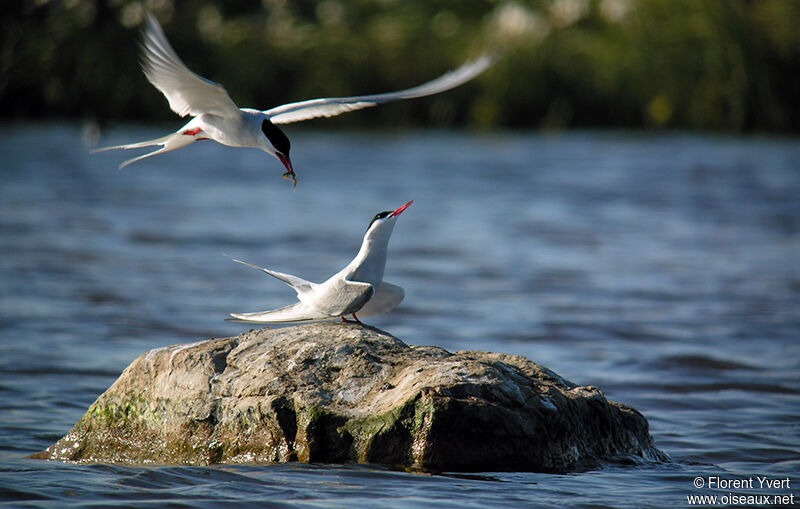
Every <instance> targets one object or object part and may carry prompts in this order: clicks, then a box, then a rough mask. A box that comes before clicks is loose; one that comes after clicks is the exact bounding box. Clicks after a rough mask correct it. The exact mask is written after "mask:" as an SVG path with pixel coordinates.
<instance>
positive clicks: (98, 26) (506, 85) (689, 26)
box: [0, 0, 800, 132]
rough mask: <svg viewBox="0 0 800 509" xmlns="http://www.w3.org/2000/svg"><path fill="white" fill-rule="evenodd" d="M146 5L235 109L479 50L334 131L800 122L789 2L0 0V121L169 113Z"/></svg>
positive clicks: (327, 90) (798, 57) (347, 118)
mask: <svg viewBox="0 0 800 509" xmlns="http://www.w3.org/2000/svg"><path fill="white" fill-rule="evenodd" d="M143 5H146V6H147V8H149V9H150V10H151V11H153V12H154V13H155V14H156V16H157V17H158V18H159V19H160V20H161V22H162V25H163V26H164V29H165V32H166V33H167V36H168V37H169V38H170V40H171V42H172V44H173V46H174V47H175V49H176V51H177V52H178V54H179V55H181V57H182V58H183V60H184V61H185V63H186V64H187V65H188V66H189V67H190V68H191V69H192V70H194V71H195V72H197V73H198V74H200V75H202V76H204V77H207V78H209V79H212V80H215V81H219V82H221V83H223V84H224V85H225V87H226V88H227V89H228V91H229V92H230V94H231V96H232V97H233V99H234V101H235V102H236V103H237V104H239V105H240V106H243V107H257V108H260V109H266V108H269V107H272V106H276V105H279V104H282V103H285V102H290V101H295V100H300V99H309V98H314V97H326V96H341V95H355V94H364V93H376V92H386V91H391V90H397V89H400V88H405V87H408V86H413V85H416V84H419V83H422V82H424V81H427V80H429V79H432V78H434V77H436V76H438V75H440V74H441V73H443V72H444V71H446V70H449V69H452V68H454V67H456V66H458V65H460V64H461V63H463V62H464V61H466V60H468V59H469V58H472V57H475V56H477V55H479V54H480V53H481V52H483V51H498V52H501V53H503V54H504V55H505V57H504V58H503V59H502V60H501V61H500V62H499V63H498V64H497V65H496V66H495V67H494V68H493V69H491V70H489V71H488V72H487V73H486V74H484V75H483V76H481V77H480V78H478V79H477V80H475V81H474V82H472V83H469V84H467V85H465V86H463V87H461V88H459V89H456V90H453V91H450V92H448V93H445V94H442V95H439V96H436V97H432V98H427V99H422V100H416V101H409V102H406V103H404V104H403V105H387V106H383V107H381V108H373V109H371V110H365V111H363V112H360V113H354V114H350V115H343V116H341V117H339V118H337V119H330V120H315V121H312V122H319V124H318V125H319V126H320V127H331V125H330V123H336V125H352V126H365V125H369V126H387V127H395V126H399V125H429V126H430V125H433V126H450V125H472V126H507V127H533V128H549V129H563V128H572V127H600V126H610V127H633V128H636V127H653V128H674V129H701V130H726V131H740V132H751V131H773V132H797V131H798V130H800V114H798V112H800V94H798V92H799V91H800V1H795V0H753V1H747V0H510V1H478V0H322V1H311V0H299V1H291V0H230V1H224V2H223V1H220V2H212V1H209V0H197V1H192V2H189V1H179V0H146V1H145V2H143V3H141V2H139V1H135V2H134V1H128V0H17V1H14V0H6V1H5V2H4V7H3V13H2V21H0V45H1V46H0V117H2V118H4V119H7V120H19V119H32V118H43V117H44V118H47V117H76V118H82V119H92V120H96V121H98V122H101V123H102V122H107V121H112V120H113V121H120V120H126V121H127V120H133V121H144V120H146V121H160V120H170V119H173V120H174V119H175V118H176V117H175V116H174V114H172V113H171V112H170V111H169V108H168V106H167V102H166V100H165V99H164V98H163V96H162V95H161V94H160V93H159V92H158V91H156V89H155V88H153V87H152V86H151V85H150V84H149V83H148V82H147V81H146V79H145V78H144V76H143V74H142V72H141V71H140V69H139V66H138V62H139V57H138V41H139V23H140V22H141V19H142V9H143Z"/></svg>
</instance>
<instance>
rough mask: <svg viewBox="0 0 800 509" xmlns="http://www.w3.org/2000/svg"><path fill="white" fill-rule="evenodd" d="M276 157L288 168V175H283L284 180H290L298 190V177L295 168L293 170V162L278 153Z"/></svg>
mask: <svg viewBox="0 0 800 509" xmlns="http://www.w3.org/2000/svg"><path fill="white" fill-rule="evenodd" d="M275 155H276V156H278V159H280V160H281V162H282V163H283V165H284V166H285V167H286V173H284V174H283V178H285V179H290V180H291V181H292V183H293V184H294V187H295V188H296V187H297V175H296V174H295V173H294V168H292V160H291V159H289V156H285V155H283V154H281V153H280V152H277V153H276V154H275Z"/></svg>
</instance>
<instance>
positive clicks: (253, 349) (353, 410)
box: [34, 323, 668, 472]
mask: <svg viewBox="0 0 800 509" xmlns="http://www.w3.org/2000/svg"><path fill="white" fill-rule="evenodd" d="M34 457H37V458H43V459H52V460H66V461H81V462H113V463H135V464H144V463H158V464H191V465H209V464H215V463H271V462H286V461H301V462H321V463H347V462H362V463H380V464H388V465H397V466H403V467H409V468H415V469H424V470H432V471H441V470H448V471H493V470H494V471H498V470H532V471H545V472H569V471H574V470H580V469H586V468H591V467H592V466H595V465H597V464H598V462H603V461H615V460H616V461H618V460H620V459H622V460H624V461H633V462H643V461H666V460H667V459H668V458H667V456H666V455H665V454H664V453H662V452H661V451H659V450H658V449H656V447H655V445H654V443H653V440H652V438H651V437H650V435H649V432H648V424H647V421H646V420H645V418H644V417H643V416H642V415H641V414H640V413H639V412H637V411H636V410H634V409H632V408H630V407H627V406H625V405H622V404H619V403H615V402H612V401H608V400H606V398H605V396H604V395H603V393H602V392H601V391H600V390H598V389H597V388H595V387H582V386H577V385H576V384H574V383H572V382H569V381H567V380H565V379H563V378H562V377H560V376H558V375H557V374H555V373H554V372H552V371H550V370H549V369H547V368H545V367H544V366H541V365H539V364H536V363H534V362H531V361H529V360H528V359H526V358H524V357H520V356H514V355H505V354H499V353H488V352H478V351H460V352H456V353H450V352H448V351H446V350H444V349H441V348H437V347H431V346H408V345H406V344H405V343H403V342H402V341H400V340H399V339H397V338H395V337H394V336H391V335H390V334H388V333H386V332H383V331H380V330H378V329H375V328H372V327H368V326H362V325H357V324H341V323H323V324H315V325H306V326H301V327H291V328H284V329H261V330H255V331H250V332H249V333H245V334H242V335H240V336H237V337H232V338H225V339H210V340H207V341H201V342H198V343H193V344H186V345H175V346H170V347H164V348H159V349H156V350H151V351H149V352H147V353H145V354H143V355H141V356H140V357H139V358H138V359H136V360H135V361H134V362H133V363H132V364H131V365H130V366H129V367H128V368H127V369H125V371H124V372H123V373H122V375H121V376H120V377H119V379H118V380H117V381H116V382H115V383H114V384H113V385H112V386H111V387H110V388H109V389H108V390H107V391H106V392H105V393H104V394H102V395H101V396H100V397H99V398H98V399H97V401H95V402H94V404H92V406H91V407H90V408H89V410H88V412H87V413H86V415H84V416H83V418H82V419H81V420H80V421H79V422H78V423H77V424H76V425H75V427H74V428H73V429H72V430H71V431H70V432H69V433H68V434H67V435H66V436H65V437H64V438H62V439H61V440H59V441H58V442H56V443H55V444H53V445H52V446H51V447H50V448H48V449H47V450H45V451H43V452H41V453H38V454H37V455H35V456H34Z"/></svg>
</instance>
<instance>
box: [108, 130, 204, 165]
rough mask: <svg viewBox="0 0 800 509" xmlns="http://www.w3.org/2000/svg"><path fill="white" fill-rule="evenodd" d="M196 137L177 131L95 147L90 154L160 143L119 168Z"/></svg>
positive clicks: (164, 151) (183, 144) (151, 145)
mask: <svg viewBox="0 0 800 509" xmlns="http://www.w3.org/2000/svg"><path fill="white" fill-rule="evenodd" d="M196 139H197V138H196V137H195V136H192V135H186V134H182V133H180V132H177V133H172V134H168V135H166V136H162V137H161V138H156V139H154V140H148V141H140V142H138V143H128V144H127V145H115V146H113V147H102V148H96V149H94V150H92V154H96V153H98V152H105V151H107V150H118V149H125V150H128V149H132V148H144V147H153V146H155V145H161V148H160V149H158V150H154V151H153V152H148V153H147V154H144V155H141V156H138V157H134V158H132V159H128V160H127V161H124V162H123V163H122V164H120V165H119V169H120V170H121V169H122V168H124V167H126V166H128V165H129V164H132V163H135V162H136V161H141V160H142V159H146V158H148V157H151V156H154V155H158V154H164V153H167V152H172V151H173V150H177V149H179V148H182V147H185V146H186V145H190V144H191V143H192V142H194V141H195V140H196Z"/></svg>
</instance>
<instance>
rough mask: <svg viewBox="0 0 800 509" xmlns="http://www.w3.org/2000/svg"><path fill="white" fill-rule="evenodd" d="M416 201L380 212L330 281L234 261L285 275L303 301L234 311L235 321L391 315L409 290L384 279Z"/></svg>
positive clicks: (286, 280)
mask: <svg viewBox="0 0 800 509" xmlns="http://www.w3.org/2000/svg"><path fill="white" fill-rule="evenodd" d="M412 203H414V202H413V201H410V202H408V203H406V204H405V205H403V206H402V207H399V208H398V209H397V210H394V211H392V210H387V211H385V212H380V213H379V214H377V215H375V217H374V218H373V219H372V222H371V223H370V224H369V227H368V228H367V233H366V234H365V235H364V240H363V242H362V243H361V249H359V251H358V254H357V255H356V257H355V258H353V261H351V262H350V264H349V265H347V267H345V268H343V269H342V270H340V271H339V272H337V273H336V274H334V275H333V276H331V277H330V278H329V279H328V280H327V281H325V282H324V283H312V282H311V281H306V280H305V279H302V278H299V277H297V276H292V275H291V274H284V273H281V272H276V271H273V270H269V269H265V268H263V267H259V266H257V265H253V264H251V263H247V262H243V261H241V260H234V261H235V262H238V263H242V264H244V265H247V266H249V267H253V268H254V269H258V270H261V271H264V272H266V273H267V274H269V275H270V276H272V277H275V278H277V279H280V280H281V281H283V282H284V283H286V284H287V285H289V286H291V287H292V289H293V290H294V291H295V292H297V298H298V300H299V302H296V303H294V304H291V305H289V306H285V307H282V308H279V309H273V310H270V311H261V312H256V313H231V316H232V317H233V318H228V319H227V320H228V321H232V322H248V323H274V324H278V323H303V322H321V321H327V320H337V319H339V318H341V319H342V321H344V322H347V321H348V320H347V318H345V317H347V316H352V317H353V320H355V321H356V322H359V323H361V322H360V320H359V319H358V317H357V316H356V313H358V314H359V315H361V317H362V318H364V317H367V316H374V315H379V314H382V313H388V312H389V311H391V310H393V309H394V308H396V307H397V305H398V304H400V301H402V300H403V297H404V296H405V292H404V291H403V289H402V288H401V287H399V286H397V285H393V284H390V283H387V282H386V281H384V280H383V270H384V268H385V267H386V254H387V248H388V245H389V237H390V236H391V235H392V230H393V229H394V223H395V222H396V221H397V218H398V216H400V214H401V213H402V212H403V211H404V210H405V209H407V208H408V207H409V206H410V205H411V204H412Z"/></svg>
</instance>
